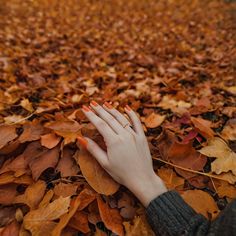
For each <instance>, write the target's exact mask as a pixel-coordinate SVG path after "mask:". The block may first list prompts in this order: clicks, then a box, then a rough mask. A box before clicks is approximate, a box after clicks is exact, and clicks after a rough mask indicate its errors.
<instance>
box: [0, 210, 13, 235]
mask: <svg viewBox="0 0 236 236" xmlns="http://www.w3.org/2000/svg"><path fill="white" fill-rule="evenodd" d="M15 213H16V209H15V207H12V206H11V207H4V208H1V209H0V227H3V226H5V225H7V224H9V223H11V222H12V221H13V220H14V219H15ZM0 235H1V234H0Z"/></svg>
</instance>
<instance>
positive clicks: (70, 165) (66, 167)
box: [56, 148, 79, 177]
mask: <svg viewBox="0 0 236 236" xmlns="http://www.w3.org/2000/svg"><path fill="white" fill-rule="evenodd" d="M56 170H57V171H59V172H60V174H61V177H67V176H74V175H76V174H77V173H78V172H79V167H78V165H77V164H76V162H75V160H74V158H73V151H72V150H71V149H69V148H64V149H63V152H62V155H61V159H60V160H59V162H58V165H57V168H56Z"/></svg>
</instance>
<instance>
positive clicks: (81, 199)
mask: <svg viewBox="0 0 236 236" xmlns="http://www.w3.org/2000/svg"><path fill="white" fill-rule="evenodd" d="M88 193H89V194H90V193H91V191H89V190H87V189H84V190H83V191H81V192H80V194H79V195H78V196H77V197H76V198H75V199H73V200H72V201H71V206H70V209H69V211H68V213H66V214H64V215H62V216H61V217H60V221H59V223H58V224H57V226H56V227H55V228H54V229H53V232H52V236H60V235H61V231H62V230H63V228H65V226H66V225H67V224H68V222H69V221H70V219H71V218H72V217H73V215H74V214H75V212H76V211H77V210H82V209H83V208H82V207H80V205H81V204H82V203H83V204H85V202H86V204H89V203H90V202H91V200H92V201H93V200H94V199H95V196H94V198H93V199H91V198H90V199H89V198H87V197H88V196H91V195H89V194H88ZM79 208H80V209H79Z"/></svg>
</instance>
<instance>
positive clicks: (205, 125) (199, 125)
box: [191, 117, 214, 138]
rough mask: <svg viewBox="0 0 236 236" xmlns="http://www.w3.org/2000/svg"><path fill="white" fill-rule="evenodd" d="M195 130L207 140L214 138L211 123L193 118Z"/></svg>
mask: <svg viewBox="0 0 236 236" xmlns="http://www.w3.org/2000/svg"><path fill="white" fill-rule="evenodd" d="M191 121H192V123H193V125H194V127H195V129H196V130H197V131H198V132H199V133H200V134H201V135H202V136H203V137H205V138H213V137H214V131H213V130H212V129H211V128H210V126H211V122H210V121H208V120H204V119H202V118H196V117H191Z"/></svg>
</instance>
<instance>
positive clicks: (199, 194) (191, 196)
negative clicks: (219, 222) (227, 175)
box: [181, 189, 219, 220]
mask: <svg viewBox="0 0 236 236" xmlns="http://www.w3.org/2000/svg"><path fill="white" fill-rule="evenodd" d="M181 196H182V198H183V199H184V200H185V201H186V202H187V203H188V204H189V205H190V206H191V207H192V208H193V209H194V210H195V211H196V212H197V213H200V214H202V215H204V216H205V217H206V218H208V219H210V220H214V219H215V218H216V216H217V215H218V213H219V209H218V207H217V205H216V203H215V201H214V199H213V198H212V197H211V195H209V194H208V193H206V192H204V191H202V190H197V189H195V190H187V191H185V192H184V193H183V194H181Z"/></svg>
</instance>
